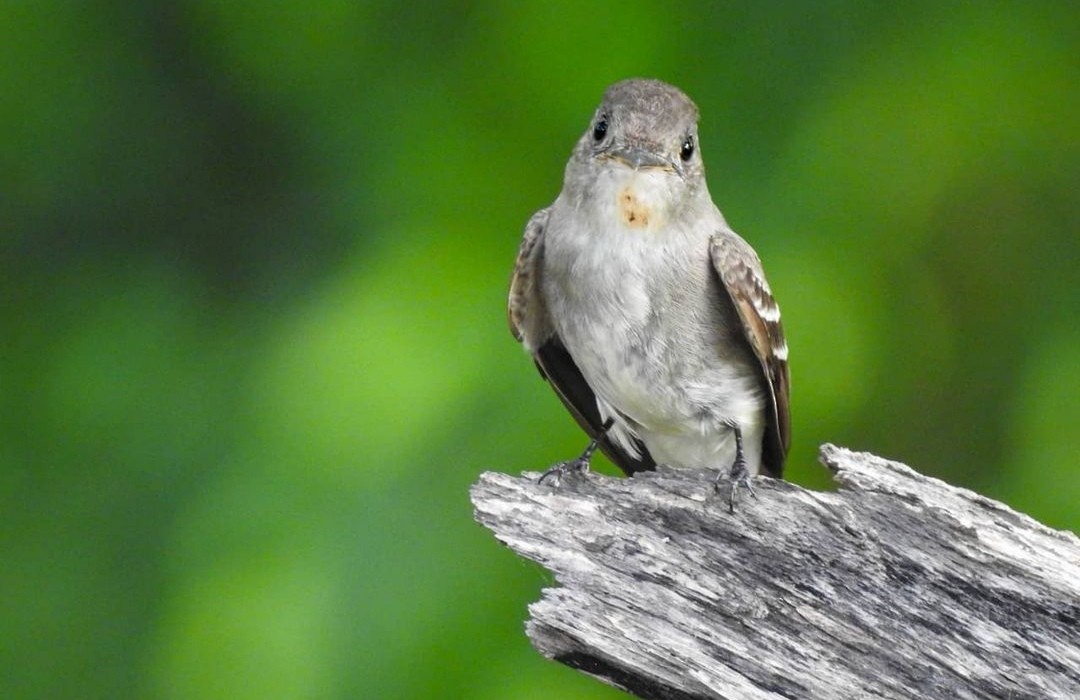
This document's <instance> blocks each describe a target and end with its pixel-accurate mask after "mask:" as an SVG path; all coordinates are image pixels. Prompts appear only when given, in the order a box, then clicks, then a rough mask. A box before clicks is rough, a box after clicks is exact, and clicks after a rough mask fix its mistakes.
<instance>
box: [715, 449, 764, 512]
mask: <svg viewBox="0 0 1080 700" xmlns="http://www.w3.org/2000/svg"><path fill="white" fill-rule="evenodd" d="M723 481H725V479H724V473H723V472H721V473H720V474H718V475H717V477H716V481H715V482H714V483H713V489H715V490H716V491H719V490H720V484H721V482H723ZM726 481H727V482H728V483H730V484H731V488H730V491H728V511H729V512H731V513H734V512H735V497H736V496H737V495H738V493H739V487H740V486H742V487H743V488H745V489H746V492H747V493H749V494H750V496H751V497H753V498H757V492H755V491H754V484H753V483H752V482H751V481H750V471H749V470H748V469H747V468H746V460H745V459H743V458H742V455H739V456H738V457H736V458H735V462H734V463H733V464H732V465H731V470H730V471H729V472H728V473H727V479H726Z"/></svg>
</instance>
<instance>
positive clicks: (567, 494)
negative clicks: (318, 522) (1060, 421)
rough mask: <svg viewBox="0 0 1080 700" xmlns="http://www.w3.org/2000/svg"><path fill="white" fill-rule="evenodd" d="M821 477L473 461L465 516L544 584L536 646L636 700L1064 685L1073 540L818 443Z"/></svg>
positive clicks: (1075, 573) (1076, 687)
mask: <svg viewBox="0 0 1080 700" xmlns="http://www.w3.org/2000/svg"><path fill="white" fill-rule="evenodd" d="M821 454H822V461H823V462H824V463H825V465H826V466H827V467H828V468H829V469H830V470H832V472H833V474H834V477H835V479H836V481H837V482H838V483H839V490H838V491H837V492H831V493H818V492H812V491H807V490H805V489H802V488H800V487H798V486H795V485H793V484H790V483H787V482H783V481H776V480H771V479H765V478H759V479H756V480H755V486H756V489H757V498H756V499H754V498H743V499H742V500H741V501H740V502H739V504H738V505H737V508H736V512H735V514H734V515H731V514H729V513H728V509H727V506H726V503H725V499H724V498H723V497H722V496H714V495H713V494H712V479H713V474H712V473H709V472H706V471H697V470H671V469H666V470H662V471H659V472H654V473H645V474H640V475H638V476H636V477H634V478H632V479H620V478H610V477H605V476H600V475H597V474H588V475H583V476H581V477H580V478H579V477H576V475H571V476H568V477H567V478H565V479H563V480H562V483H561V485H559V486H558V487H557V488H555V487H553V486H551V485H550V484H547V483H546V484H544V485H538V484H537V483H536V478H537V474H534V473H527V474H525V475H523V476H521V477H514V476H509V475H506V474H498V473H493V472H488V473H485V474H484V475H482V476H481V477H480V480H479V481H478V482H477V483H476V484H475V485H474V486H473V489H472V499H473V503H474V505H475V507H476V517H477V519H478V520H479V521H480V522H481V523H483V524H484V525H485V526H487V527H488V528H490V529H491V530H493V531H494V533H495V536H496V537H497V538H498V539H499V540H501V541H502V542H504V543H505V544H507V545H509V546H510V547H511V548H512V549H513V550H514V551H516V552H518V553H519V554H521V555H522V556H525V557H528V558H529V559H533V560H535V561H537V562H539V563H540V564H542V565H543V566H544V567H545V568H547V569H550V570H551V571H552V572H553V573H554V575H555V579H556V581H557V582H558V584H559V585H558V586H557V587H555V588H548V589H545V590H544V591H543V594H542V597H541V599H540V600H539V601H537V602H536V603H533V604H532V605H531V606H529V612H530V614H531V619H530V620H529V621H528V623H527V624H526V630H527V633H528V635H529V638H530V639H531V640H532V643H533V645H534V646H535V647H536V648H537V649H538V650H539V651H540V652H541V653H542V654H544V655H546V656H548V657H550V658H553V659H556V660H558V661H561V662H562V663H565V664H567V665H569V666H572V667H574V668H578V669H580V670H582V671H585V672H586V673H589V674H592V675H594V676H596V677H598V678H601V679H603V680H605V681H606V682H608V683H610V684H612V685H614V686H617V687H620V688H623V689H624V690H627V691H629V692H631V693H633V694H635V695H638V696H640V697H642V698H949V699H950V700H952V699H962V698H995V699H996V698H1014V699H1020V698H1069V699H1070V700H1076V699H1077V698H1080V540H1078V539H1077V537H1076V536H1075V535H1073V534H1071V533H1068V532H1062V531H1057V530H1052V529H1050V528H1048V527H1045V526H1044V525H1041V524H1040V523H1038V522H1036V521H1035V520H1033V519H1031V518H1030V517H1028V516H1026V515H1023V514H1021V513H1017V512H1015V511H1013V510H1011V509H1010V508H1008V507H1007V506H1005V505H1003V504H1001V503H998V502H996V501H992V500H990V499H988V498H984V497H982V496H979V495H978V494H975V493H972V492H971V491H966V490H964V489H959V488H955V487H952V486H950V485H948V484H946V483H944V482H941V481H939V480H937V479H932V478H929V477H925V476H922V475H920V474H918V473H917V472H915V471H913V470H912V469H910V468H909V467H906V466H904V465H902V464H899V463H896V462H890V461H887V460H885V459H882V458H880V457H875V456H874V455H870V454H865V453H857V452H851V451H848V450H845V449H842V448H838V447H834V446H832V445H825V446H823V447H822V451H821Z"/></svg>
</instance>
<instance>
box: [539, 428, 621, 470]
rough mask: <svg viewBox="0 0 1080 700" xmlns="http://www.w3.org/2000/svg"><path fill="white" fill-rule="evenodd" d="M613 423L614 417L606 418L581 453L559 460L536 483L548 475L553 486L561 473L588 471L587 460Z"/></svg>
mask: <svg viewBox="0 0 1080 700" xmlns="http://www.w3.org/2000/svg"><path fill="white" fill-rule="evenodd" d="M614 424H615V419H614V418H608V419H607V421H605V422H604V424H603V425H602V426H600V432H598V433H597V434H596V437H594V438H593V439H592V440H590V441H589V444H588V445H587V446H586V447H585V451H584V452H582V453H581V455H580V456H578V457H577V458H575V459H570V460H567V461H565V462H559V463H558V464H556V465H555V466H554V467H552V468H551V469H548V470H547V471H546V472H544V473H543V474H541V475H540V479H539V480H537V482H536V483H538V484H542V483H544V479H546V478H548V477H549V476H550V477H551V478H552V479H554V482H555V486H558V485H559V482H560V481H562V478H563V475H564V474H568V473H570V472H587V471H589V462H590V461H591V460H592V456H593V453H594V452H596V448H597V447H599V446H600V440H602V439H603V437H604V436H605V435H607V431H609V430H611V426H612V425H614Z"/></svg>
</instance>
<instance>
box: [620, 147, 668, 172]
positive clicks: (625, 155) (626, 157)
mask: <svg viewBox="0 0 1080 700" xmlns="http://www.w3.org/2000/svg"><path fill="white" fill-rule="evenodd" d="M605 155H607V157H608V158H613V159H615V160H617V161H619V162H621V163H625V164H626V165H629V166H630V167H631V168H633V169H634V170H641V169H643V168H662V169H664V170H672V167H671V162H670V161H668V159H667V158H664V157H663V156H660V155H658V154H656V153H653V152H652V151H650V150H648V149H645V148H639V147H635V146H616V147H615V148H612V149H611V150H610V151H608V152H607V153H606V154H605Z"/></svg>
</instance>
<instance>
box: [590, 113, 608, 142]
mask: <svg viewBox="0 0 1080 700" xmlns="http://www.w3.org/2000/svg"><path fill="white" fill-rule="evenodd" d="M607 119H608V118H607V115H606V114H601V115H600V118H599V119H597V120H596V126H594V127H593V130H592V137H593V138H594V139H596V141H598V142H599V141H603V140H604V136H606V135H607Z"/></svg>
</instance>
